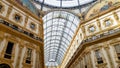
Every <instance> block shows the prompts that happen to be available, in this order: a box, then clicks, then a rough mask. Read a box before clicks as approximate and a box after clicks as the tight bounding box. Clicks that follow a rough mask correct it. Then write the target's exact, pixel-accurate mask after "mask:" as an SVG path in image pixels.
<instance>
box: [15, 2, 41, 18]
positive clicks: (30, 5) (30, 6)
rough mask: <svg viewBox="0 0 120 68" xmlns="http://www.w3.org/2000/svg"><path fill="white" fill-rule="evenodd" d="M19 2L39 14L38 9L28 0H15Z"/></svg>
mask: <svg viewBox="0 0 120 68" xmlns="http://www.w3.org/2000/svg"><path fill="white" fill-rule="evenodd" d="M16 1H17V2H18V3H19V4H21V5H22V6H24V7H26V8H27V9H29V10H30V11H31V12H33V13H34V14H36V15H37V16H39V11H38V9H37V8H36V7H35V6H34V5H33V4H32V2H31V1H30V0H16Z"/></svg>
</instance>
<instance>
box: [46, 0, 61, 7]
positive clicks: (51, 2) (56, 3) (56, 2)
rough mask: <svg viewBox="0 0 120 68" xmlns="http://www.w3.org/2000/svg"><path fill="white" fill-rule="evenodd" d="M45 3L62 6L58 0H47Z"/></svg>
mask: <svg viewBox="0 0 120 68" xmlns="http://www.w3.org/2000/svg"><path fill="white" fill-rule="evenodd" d="M45 4H48V5H53V6H60V1H57V0H45Z"/></svg>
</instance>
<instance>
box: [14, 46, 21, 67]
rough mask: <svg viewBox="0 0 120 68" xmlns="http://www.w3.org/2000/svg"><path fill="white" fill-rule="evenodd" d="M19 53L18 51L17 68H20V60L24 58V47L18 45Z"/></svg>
mask: <svg viewBox="0 0 120 68" xmlns="http://www.w3.org/2000/svg"><path fill="white" fill-rule="evenodd" d="M18 47H19V51H18V57H17V62H16V66H15V68H20V60H21V57H22V50H23V45H18Z"/></svg>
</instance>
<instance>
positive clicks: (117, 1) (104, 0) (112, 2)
mask: <svg viewBox="0 0 120 68" xmlns="http://www.w3.org/2000/svg"><path fill="white" fill-rule="evenodd" d="M117 5H120V0H100V1H99V2H98V3H97V4H95V5H94V6H93V7H92V8H91V9H90V10H89V11H88V13H87V15H86V19H88V18H90V17H93V16H95V15H97V14H99V13H101V12H103V11H106V10H108V9H110V8H112V7H115V6H117Z"/></svg>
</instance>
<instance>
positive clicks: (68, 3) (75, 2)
mask: <svg viewBox="0 0 120 68" xmlns="http://www.w3.org/2000/svg"><path fill="white" fill-rule="evenodd" d="M62 6H64V7H71V6H78V0H68V1H63V2H62Z"/></svg>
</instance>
